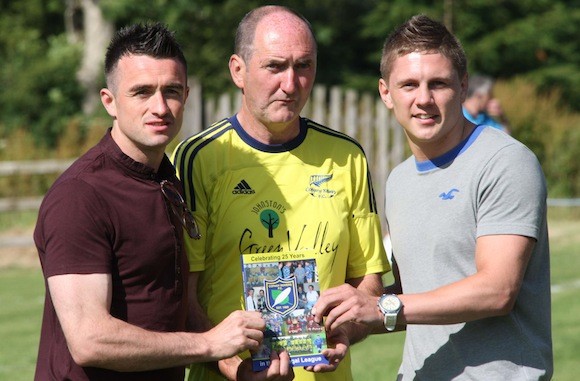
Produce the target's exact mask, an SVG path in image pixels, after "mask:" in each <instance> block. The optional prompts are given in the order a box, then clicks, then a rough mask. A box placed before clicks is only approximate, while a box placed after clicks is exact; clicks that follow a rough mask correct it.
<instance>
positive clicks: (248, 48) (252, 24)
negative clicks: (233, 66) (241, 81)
mask: <svg viewBox="0 0 580 381" xmlns="http://www.w3.org/2000/svg"><path fill="white" fill-rule="evenodd" d="M275 12H287V13H290V14H292V15H294V16H296V17H298V18H299V19H300V20H302V21H303V22H304V24H305V25H306V26H307V27H308V30H309V31H310V34H311V35H312V39H313V41H314V44H315V46H316V37H315V36H314V31H313V30H312V25H310V22H309V21H308V20H307V19H306V17H304V16H302V15H301V14H300V13H298V12H297V11H295V10H293V9H291V8H288V7H285V6H282V5H265V6H262V7H258V8H256V9H253V10H251V11H250V12H248V13H246V15H245V16H244V17H243V18H242V20H241V21H240V23H239V24H238V28H237V29H236V39H235V46H234V53H236V54H237V55H238V56H240V57H242V59H243V60H244V61H247V60H249V58H250V57H251V55H252V47H253V45H254V35H255V34H256V27H257V26H258V23H259V22H260V21H261V20H262V19H263V18H264V17H265V16H268V15H269V14H272V13H275Z"/></svg>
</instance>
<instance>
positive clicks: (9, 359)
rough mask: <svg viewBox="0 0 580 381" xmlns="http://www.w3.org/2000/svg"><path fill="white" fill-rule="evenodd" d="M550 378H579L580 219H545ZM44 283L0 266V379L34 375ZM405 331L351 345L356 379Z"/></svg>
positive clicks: (391, 370) (392, 367)
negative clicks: (548, 262) (548, 258)
mask: <svg viewBox="0 0 580 381" xmlns="http://www.w3.org/2000/svg"><path fill="white" fill-rule="evenodd" d="M550 245H551V267H552V285H553V293H552V326H553V341H554V359H555V374H554V378H553V380H555V381H576V380H578V378H579V377H580V376H579V374H580V324H578V323H579V322H580V319H579V316H580V218H577V217H576V218H574V219H568V218H565V217H563V218H562V217H560V218H558V219H555V220H554V219H551V220H550ZM43 303H44V283H43V279H42V274H41V272H40V269H39V268H38V267H32V268H29V267H27V268H21V267H14V266H12V267H5V268H1V269H0V380H10V381H28V380H31V379H32V377H33V375H34V366H35V360H36V353H37V346H38V334H39V331H40V322H41V313H42V306H43ZM403 341H404V333H394V334H389V335H376V336H371V337H369V338H367V339H366V340H365V341H363V342H362V343H360V344H357V345H355V346H354V347H353V348H352V356H353V372H354V376H355V380H361V381H369V380H394V379H395V377H396V374H397V369H398V366H399V362H400V359H401V351H402V345H403Z"/></svg>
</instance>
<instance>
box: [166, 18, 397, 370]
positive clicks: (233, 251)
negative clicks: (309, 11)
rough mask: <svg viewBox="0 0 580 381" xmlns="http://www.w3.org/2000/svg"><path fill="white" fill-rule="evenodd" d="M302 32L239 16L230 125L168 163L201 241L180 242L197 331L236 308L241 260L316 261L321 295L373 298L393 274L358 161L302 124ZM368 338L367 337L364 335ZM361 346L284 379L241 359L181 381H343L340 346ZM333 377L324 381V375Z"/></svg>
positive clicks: (293, 25) (308, 32)
mask: <svg viewBox="0 0 580 381" xmlns="http://www.w3.org/2000/svg"><path fill="white" fill-rule="evenodd" d="M316 53H317V46H316V41H315V38H314V35H313V32H312V29H311V27H310V24H309V23H308V21H307V20H306V19H304V18H303V17H302V16H301V15H299V14H298V13H296V12H294V11H292V10H290V9H288V8H285V7H281V6H265V7H260V8H257V9H255V10H253V11H251V12H250V13H248V14H247V15H246V16H245V17H244V18H243V19H242V21H241V22H240V25H239V26H238V30H237V33H236V41H235V54H233V55H232V56H231V58H230V61H229V68H230V73H231V76H232V79H233V81H234V83H235V85H236V86H237V87H239V88H240V89H241V91H242V105H241V108H240V110H239V111H238V113H237V114H236V115H234V116H232V117H230V118H227V119H224V120H222V121H219V122H217V123H215V124H213V125H212V126H211V127H210V128H208V129H207V130H205V131H203V132H202V133H200V134H198V135H196V136H193V137H190V138H188V139H186V140H185V141H183V142H182V143H181V144H180V145H179V146H178V147H177V148H176V150H175V152H174V155H173V162H174V164H175V166H176V168H177V171H178V175H179V176H180V178H181V179H182V181H183V183H184V188H185V198H186V201H187V203H188V204H189V206H190V208H191V209H192V211H193V214H194V215H195V218H196V220H197V221H198V222H199V225H200V229H201V234H202V238H201V239H200V240H190V241H188V242H187V251H188V254H189V261H190V271H191V278H190V279H191V281H190V286H191V288H190V292H191V293H192V294H195V293H197V295H198V296H199V300H198V301H199V304H196V303H194V304H193V305H192V308H191V310H192V311H191V313H192V315H191V317H192V320H194V321H195V323H196V324H198V329H200V330H204V329H208V328H209V327H211V326H212V325H215V324H217V323H219V322H220V321H221V320H222V319H223V318H225V317H226V316H227V315H228V313H229V312H231V311H234V310H237V309H241V308H243V300H244V292H245V290H244V288H243V284H242V269H241V256H242V255H244V254H248V253H251V254H256V255H260V254H263V253H271V252H279V253H281V255H283V254H287V255H289V256H291V255H292V253H296V252H300V253H306V254H308V255H312V256H314V257H315V258H316V266H317V270H318V282H319V286H320V289H321V290H324V289H327V288H329V287H333V286H338V285H341V284H344V283H345V282H347V283H349V284H351V285H352V286H354V287H356V288H358V289H360V290H363V291H365V292H368V293H369V294H373V295H377V296H378V295H380V294H381V293H382V290H383V287H382V282H381V274H383V273H384V272H386V271H389V270H390V267H389V264H388V261H387V257H386V255H385V251H384V248H383V246H382V236H381V229H380V223H379V218H378V215H377V213H376V204H375V198H374V195H373V190H372V183H371V179H370V175H369V171H368V167H367V161H366V158H365V154H364V152H363V149H362V148H361V147H360V145H359V144H358V143H357V142H356V141H355V140H353V139H352V138H350V137H348V136H346V135H344V134H341V133H339V132H336V131H334V130H332V129H330V128H327V127H325V126H321V125H319V124H317V123H315V122H313V121H311V120H308V119H305V118H301V117H300V112H301V110H302V108H303V107H304V105H305V103H306V101H307V100H308V97H309V95H310V92H311V90H312V86H313V83H314V78H315V75H316ZM365 330H366V328H365ZM366 334H367V332H366V331H361V330H360V327H357V326H354V325H345V326H343V328H342V329H341V330H337V331H334V333H333V335H329V336H328V338H327V339H328V347H329V348H328V349H326V350H324V351H323V355H324V356H326V358H327V359H328V361H329V363H328V364H318V365H316V366H309V367H307V369H308V370H306V369H304V368H303V367H301V366H297V367H295V368H293V369H292V368H291V367H290V361H289V357H288V354H287V353H286V352H281V353H279V354H277V353H275V351H273V353H272V359H273V360H276V362H274V361H272V365H270V367H269V368H268V369H266V370H264V371H262V372H257V373H254V372H253V371H252V370H251V362H250V361H249V360H247V359H246V360H243V359H242V358H246V357H247V356H248V354H246V355H245V356H242V357H235V358H230V359H227V360H224V361H220V362H219V363H217V365H216V364H206V365H204V366H193V367H192V368H191V372H190V376H189V379H190V380H204V381H205V380H223V379H224V378H226V379H252V380H260V379H291V378H292V377H294V376H295V377H296V379H297V380H330V379H332V380H352V374H351V370H350V357H349V355H348V346H349V345H351V344H353V343H354V342H356V341H359V340H361V339H362V338H363V337H365V336H366ZM330 371H333V372H332V373H329V372H330Z"/></svg>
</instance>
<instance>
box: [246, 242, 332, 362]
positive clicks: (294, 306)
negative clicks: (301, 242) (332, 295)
mask: <svg viewBox="0 0 580 381" xmlns="http://www.w3.org/2000/svg"><path fill="white" fill-rule="evenodd" d="M242 276H243V286H244V303H245V307H246V310H248V311H253V310H257V311H260V312H261V313H262V317H263V318H264V320H266V331H265V334H264V341H263V342H262V345H261V347H260V348H259V350H258V351H256V352H254V353H252V369H253V370H254V371H260V370H263V369H266V368H268V366H270V354H271V353H272V351H273V350H276V351H280V350H281V349H285V350H286V351H287V352H288V354H289V355H290V361H291V363H292V366H301V367H304V366H310V365H316V364H328V359H327V358H326V357H324V356H323V355H322V351H323V350H324V349H326V348H327V341H326V332H325V331H324V327H323V326H321V325H320V324H318V323H316V322H315V321H314V316H313V315H312V313H311V310H312V307H313V306H314V303H315V302H316V300H317V299H318V296H319V295H320V287H319V284H318V267H317V265H316V257H315V255H314V254H310V253H307V252H276V253H259V254H244V255H242Z"/></svg>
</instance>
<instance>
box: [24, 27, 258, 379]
mask: <svg viewBox="0 0 580 381" xmlns="http://www.w3.org/2000/svg"><path fill="white" fill-rule="evenodd" d="M105 75H106V80H107V88H105V89H102V90H101V92H100V94H101V100H102V102H103V105H104V106H105V108H106V110H107V112H108V113H109V114H110V115H111V117H112V118H113V126H112V128H111V129H109V130H108V131H107V132H106V134H105V136H104V137H103V138H102V140H101V141H100V142H99V143H98V144H97V145H96V146H95V147H93V148H92V149H91V150H89V151H88V152H87V153H86V154H85V155H83V156H82V157H81V158H79V159H78V160H77V161H76V162H75V163H74V164H72V165H71V167H70V168H69V169H68V170H67V171H65V172H64V173H63V174H62V176H60V177H59V178H58V179H57V180H56V182H55V183H54V185H53V186H52V187H51V189H50V190H49V191H48V193H47V194H46V196H45V198H44V201H43V203H42V205H41V207H40V211H39V217H38V222H37V225H36V230H35V232H34V239H35V242H36V246H37V248H38V254H39V257H40V262H41V264H42V270H43V274H44V277H45V279H46V298H45V306H44V316H43V321H42V330H41V337H40V348H39V352H38V360H37V367H36V375H35V379H36V380H39V381H40V380H42V381H45V380H124V381H126V380H140V381H142V380H176V381H177V380H179V381H181V380H183V377H184V369H185V368H184V366H185V365H186V364H188V363H191V362H197V361H211V360H217V359H219V358H223V357H230V356H232V355H234V354H236V353H238V352H240V351H243V350H245V349H257V348H258V346H259V344H260V342H261V340H262V338H263V332H262V330H263V329H264V328H265V323H264V321H263V320H262V319H261V318H260V315H259V313H249V312H240V311H238V312H236V313H234V314H232V315H231V316H229V317H228V318H227V319H225V320H224V321H223V323H222V324H220V325H219V326H217V327H216V328H215V329H213V330H211V331H209V332H206V333H187V332H185V330H186V313H187V289H188V275H187V271H186V270H187V266H188V263H187V257H186V255H185V253H184V251H183V243H182V235H183V230H184V229H183V227H186V228H187V229H186V230H187V231H188V232H189V233H191V235H192V236H196V235H197V231H196V229H195V226H194V225H193V223H194V221H193V220H191V219H188V220H187V224H186V223H185V222H183V223H184V225H185V226H182V221H184V220H183V217H184V216H185V213H186V210H185V209H184V206H185V205H184V204H183V202H181V203H180V202H179V197H180V196H179V191H180V190H179V189H180V188H181V184H180V182H179V180H178V179H177V178H176V176H175V171H174V169H173V167H172V165H171V162H170V161H169V159H168V158H167V157H166V156H165V153H164V152H165V147H166V146H167V144H168V143H169V142H170V141H171V140H172V139H173V138H174V137H175V135H176V134H177V132H178V131H179V129H180V127H181V123H182V118H183V106H184V104H185V100H186V98H187V94H188V87H187V64H186V61H185V58H184V57H183V53H182V51H181V49H180V47H179V45H178V44H177V41H176V40H175V38H174V36H173V34H172V33H171V32H169V31H168V30H167V29H166V28H165V27H164V26H162V25H161V24H152V25H133V26H130V27H127V28H123V29H121V30H120V31H119V32H117V33H116V35H115V36H114V37H113V39H112V40H111V43H110V45H109V47H108V50H107V54H106V57H105ZM193 296H194V297H195V295H193Z"/></svg>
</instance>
